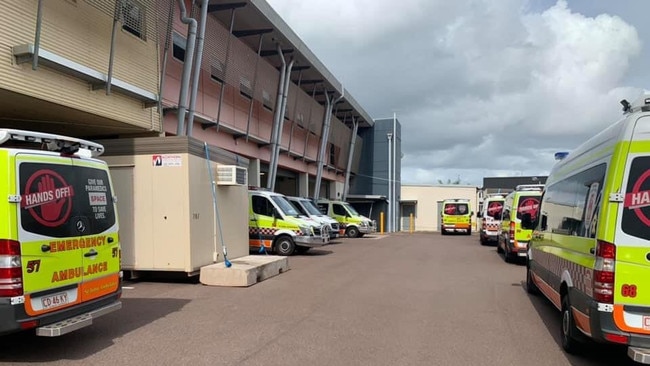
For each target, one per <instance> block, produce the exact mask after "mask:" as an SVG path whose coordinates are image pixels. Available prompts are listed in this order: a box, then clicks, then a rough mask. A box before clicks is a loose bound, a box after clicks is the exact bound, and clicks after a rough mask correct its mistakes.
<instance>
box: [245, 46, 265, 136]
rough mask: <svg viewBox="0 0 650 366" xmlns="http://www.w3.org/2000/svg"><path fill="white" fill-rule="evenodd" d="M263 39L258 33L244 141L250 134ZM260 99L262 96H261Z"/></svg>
mask: <svg viewBox="0 0 650 366" xmlns="http://www.w3.org/2000/svg"><path fill="white" fill-rule="evenodd" d="M263 40H264V35H263V34H260V39H259V43H258V44H257V58H255V73H254V75H253V98H251V102H250V104H249V105H248V119H247V120H246V142H248V135H249V134H250V131H251V118H253V104H254V101H255V90H256V89H257V74H258V70H259V61H260V54H261V53H262V41H263ZM262 99H264V98H263V97H262Z"/></svg>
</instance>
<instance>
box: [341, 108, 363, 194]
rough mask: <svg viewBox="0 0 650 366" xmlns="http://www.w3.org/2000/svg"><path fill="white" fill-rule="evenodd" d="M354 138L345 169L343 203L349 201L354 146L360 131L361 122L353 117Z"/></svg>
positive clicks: (351, 141)
mask: <svg viewBox="0 0 650 366" xmlns="http://www.w3.org/2000/svg"><path fill="white" fill-rule="evenodd" d="M352 125H353V126H354V127H353V128H352V138H351V140H350V151H349V152H348V165H347V167H346V169H345V185H344V186H343V201H347V199H348V191H349V190H350V169H351V168H352V157H353V155H354V145H355V144H356V142H357V130H358V129H359V122H358V121H357V120H356V119H355V118H354V116H352Z"/></svg>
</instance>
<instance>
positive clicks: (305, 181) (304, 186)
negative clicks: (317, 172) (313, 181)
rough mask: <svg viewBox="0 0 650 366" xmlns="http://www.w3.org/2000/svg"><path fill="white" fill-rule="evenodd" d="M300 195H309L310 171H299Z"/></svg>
mask: <svg viewBox="0 0 650 366" xmlns="http://www.w3.org/2000/svg"><path fill="white" fill-rule="evenodd" d="M298 195H299V196H300V197H309V173H307V172H303V173H298Z"/></svg>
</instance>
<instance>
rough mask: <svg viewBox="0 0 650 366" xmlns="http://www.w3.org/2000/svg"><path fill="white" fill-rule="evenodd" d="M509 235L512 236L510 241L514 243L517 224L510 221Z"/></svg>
mask: <svg viewBox="0 0 650 366" xmlns="http://www.w3.org/2000/svg"><path fill="white" fill-rule="evenodd" d="M508 235H510V240H512V241H513V242H514V241H515V223H514V221H510V230H509V233H508Z"/></svg>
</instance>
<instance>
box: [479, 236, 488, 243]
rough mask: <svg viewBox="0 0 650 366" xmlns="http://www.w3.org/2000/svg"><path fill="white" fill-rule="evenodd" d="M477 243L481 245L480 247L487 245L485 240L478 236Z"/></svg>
mask: <svg viewBox="0 0 650 366" xmlns="http://www.w3.org/2000/svg"><path fill="white" fill-rule="evenodd" d="M478 241H479V242H480V243H481V245H487V240H485V238H484V237H483V235H479V237H478Z"/></svg>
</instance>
